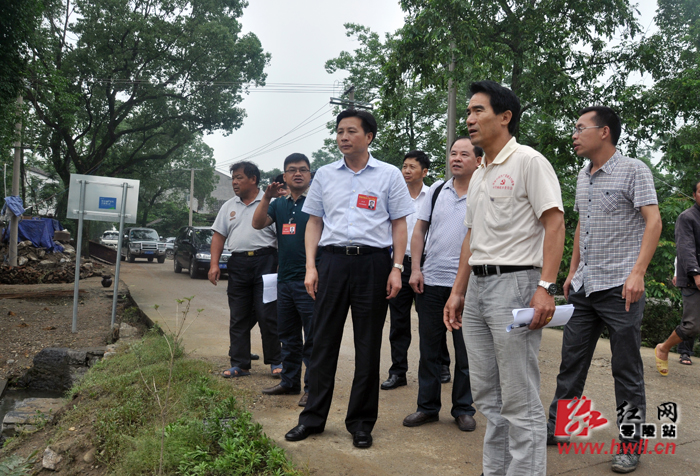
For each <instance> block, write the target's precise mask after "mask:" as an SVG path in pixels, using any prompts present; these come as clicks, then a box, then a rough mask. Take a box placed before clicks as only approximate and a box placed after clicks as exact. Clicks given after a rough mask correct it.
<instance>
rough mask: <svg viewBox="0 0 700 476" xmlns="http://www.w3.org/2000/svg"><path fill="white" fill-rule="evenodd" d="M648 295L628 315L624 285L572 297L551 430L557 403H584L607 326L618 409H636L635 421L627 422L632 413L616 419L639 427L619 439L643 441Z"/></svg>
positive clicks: (571, 292)
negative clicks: (644, 329)
mask: <svg viewBox="0 0 700 476" xmlns="http://www.w3.org/2000/svg"><path fill="white" fill-rule="evenodd" d="M644 303H645V296H644V295H642V298H641V299H640V300H639V301H637V302H635V303H633V304H631V305H630V310H629V311H625V300H624V299H623V298H622V286H618V287H616V288H611V289H605V290H603V291H597V292H593V293H591V294H590V296H588V297H586V289H585V286H581V288H580V289H579V290H578V291H574V290H573V289H572V290H571V291H570V292H569V304H573V305H574V307H575V308H576V309H575V310H574V314H573V316H571V320H569V322H568V323H567V324H566V326H565V327H564V340H563V342H562V348H561V365H560V366H559V375H558V376H557V389H556V391H555V393H554V400H552V404H551V405H550V407H549V421H548V422H547V424H548V426H549V428H550V429H551V430H554V428H555V425H556V418H557V402H558V401H559V400H560V399H567V400H568V399H572V398H574V397H577V398H581V396H582V395H583V390H584V387H585V384H586V378H587V377H588V369H589V368H590V366H591V360H592V359H593V352H594V351H595V348H596V344H597V343H598V338H599V337H600V334H601V332H602V331H603V326H605V327H607V328H608V332H609V333H610V350H611V351H612V362H611V364H612V365H611V367H612V376H613V379H614V380H615V403H616V405H617V406H618V407H620V406H621V405H622V404H623V403H624V402H627V403H628V405H629V406H630V407H631V408H636V409H637V412H636V414H635V415H634V416H635V418H634V419H633V420H631V421H628V419H629V418H630V416H632V415H631V414H628V413H627V412H625V413H623V414H622V415H623V417H624V420H625V421H622V419H621V418H620V417H619V416H618V421H617V423H618V428H619V426H620V423H635V435H634V436H633V437H631V438H623V437H622V435H620V440H624V441H626V440H634V441H637V440H639V439H640V438H641V430H640V427H639V426H640V424H642V423H645V418H646V394H645V392H644V365H643V363H642V356H641V354H640V351H639V348H640V347H641V345H642V335H641V326H642V317H643V315H644Z"/></svg>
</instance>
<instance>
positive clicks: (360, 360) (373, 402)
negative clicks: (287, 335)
mask: <svg viewBox="0 0 700 476" xmlns="http://www.w3.org/2000/svg"><path fill="white" fill-rule="evenodd" d="M391 263H392V260H391V256H390V255H389V252H388V251H386V252H384V251H382V252H378V253H373V254H368V255H361V256H345V255H340V254H333V253H325V252H324V253H322V254H321V258H320V262H319V263H318V292H317V293H316V305H315V306H314V317H313V335H314V347H313V351H312V353H311V368H310V369H309V400H308V402H307V404H306V407H305V408H304V410H303V411H302V412H301V415H299V424H301V425H305V426H308V427H314V428H319V429H322V428H324V427H325V425H326V419H327V418H328V411H329V410H330V407H331V401H332V399H333V389H334V387H335V373H336V370H337V368H338V354H339V352H340V345H341V342H342V339H343V328H344V326H345V320H346V318H347V314H348V309H352V327H353V335H354V340H355V375H354V377H353V381H352V391H351V392H350V401H349V403H348V413H347V416H346V418H345V426H346V428H347V430H348V431H349V432H350V433H353V434H354V433H355V432H357V431H372V429H373V428H374V424H375V423H376V421H377V408H378V405H379V358H380V350H381V345H382V329H383V327H384V321H385V320H386V311H387V306H388V304H389V301H388V300H387V299H386V282H387V279H388V278H389V272H390V271H391Z"/></svg>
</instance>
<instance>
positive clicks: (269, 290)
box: [262, 273, 277, 304]
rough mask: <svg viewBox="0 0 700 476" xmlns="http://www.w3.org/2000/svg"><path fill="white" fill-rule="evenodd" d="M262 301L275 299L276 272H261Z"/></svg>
mask: <svg viewBox="0 0 700 476" xmlns="http://www.w3.org/2000/svg"><path fill="white" fill-rule="evenodd" d="M262 278H263V303H264V304H267V303H268V302H272V301H277V273H275V274H263V275H262Z"/></svg>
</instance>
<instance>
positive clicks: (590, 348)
mask: <svg viewBox="0 0 700 476" xmlns="http://www.w3.org/2000/svg"><path fill="white" fill-rule="evenodd" d="M579 114H580V116H581V117H579V119H578V121H577V122H576V126H575V127H574V130H573V145H574V151H575V152H576V154H577V155H578V156H579V157H585V158H587V159H589V160H590V163H589V164H587V165H586V166H585V167H584V168H583V169H582V170H581V172H580V173H579V175H578V183H577V185H576V202H575V204H574V210H575V211H576V212H578V214H579V221H578V225H577V226H576V233H575V235H574V250H573V256H572V257H571V267H570V270H569V276H568V277H567V278H566V281H565V283H564V296H565V297H566V298H567V299H568V301H569V303H570V304H573V305H574V306H575V311H574V314H573V316H572V317H571V320H570V321H569V323H568V324H567V325H566V327H565V328H564V341H563V343H562V351H561V354H562V359H561V366H560V368H559V375H558V376H557V390H556V392H555V395H554V400H553V401H552V404H551V406H550V408H549V421H548V424H547V443H548V444H556V443H557V438H555V435H554V429H555V422H556V416H557V402H558V401H559V400H560V399H563V400H569V399H573V398H581V396H582V394H583V388H584V385H585V383H586V376H587V374H588V368H589V367H590V365H591V359H592V357H593V352H594V351H595V346H596V343H597V342H598V338H599V337H600V334H601V332H602V330H603V326H606V327H607V328H608V331H609V333H610V349H611V351H612V374H613V377H614V379H615V400H616V403H617V406H618V415H619V416H618V422H617V423H618V427H620V425H621V424H625V427H626V428H628V429H629V428H631V427H629V426H627V424H634V429H635V431H634V432H633V433H631V434H630V433H627V432H623V431H621V434H620V440H621V443H632V444H634V443H636V442H638V441H639V440H640V438H641V433H640V424H641V423H644V422H645V410H646V398H645V394H644V369H643V366H642V357H641V354H640V352H639V348H640V345H641V324H642V316H643V314H644V274H645V273H646V270H647V266H648V265H649V262H650V261H651V258H652V256H653V255H654V251H655V250H656V245H657V244H658V241H659V236H660V234H661V216H660V214H659V207H658V202H657V199H656V190H655V188H654V179H653V177H652V175H651V171H650V170H649V168H648V167H647V166H646V165H645V164H644V163H643V162H641V161H639V160H636V159H631V158H629V157H625V156H623V155H622V154H620V153H619V152H618V151H617V149H616V145H617V141H618V139H619V137H620V131H621V125H620V118H619V117H618V116H617V114H616V113H615V112H614V111H613V110H612V109H610V108H609V107H604V106H594V107H588V108H585V109H583V110H581V111H580V113H579ZM557 436H559V435H557ZM560 441H561V440H560ZM631 447H632V445H629V446H626V445H620V448H622V449H623V450H622V452H621V454H616V455H614V456H613V461H612V470H613V471H615V472H618V473H629V472H632V471H634V470H635V469H636V468H637V465H638V464H639V454H632V452H631V450H628V451H625V448H631ZM626 453H627V454H626Z"/></svg>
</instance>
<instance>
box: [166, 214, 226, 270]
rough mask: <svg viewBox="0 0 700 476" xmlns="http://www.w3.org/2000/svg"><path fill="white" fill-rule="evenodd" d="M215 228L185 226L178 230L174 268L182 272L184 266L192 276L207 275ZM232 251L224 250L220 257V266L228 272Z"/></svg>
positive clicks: (174, 250) (174, 247) (174, 251)
mask: <svg viewBox="0 0 700 476" xmlns="http://www.w3.org/2000/svg"><path fill="white" fill-rule="evenodd" d="M213 236H214V230H212V229H211V227H208V226H183V227H182V228H180V230H178V233H177V238H176V239H175V244H174V245H173V269H174V271H175V272H176V273H181V272H182V269H183V268H187V269H188V270H189V272H190V278H192V279H196V278H198V277H200V276H206V274H207V273H208V272H209V266H210V263H211V239H212V237H213ZM230 257H231V253H230V252H228V251H226V250H224V252H223V253H221V258H220V259H219V268H221V271H222V272H226V263H227V262H228V259H229V258H230Z"/></svg>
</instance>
